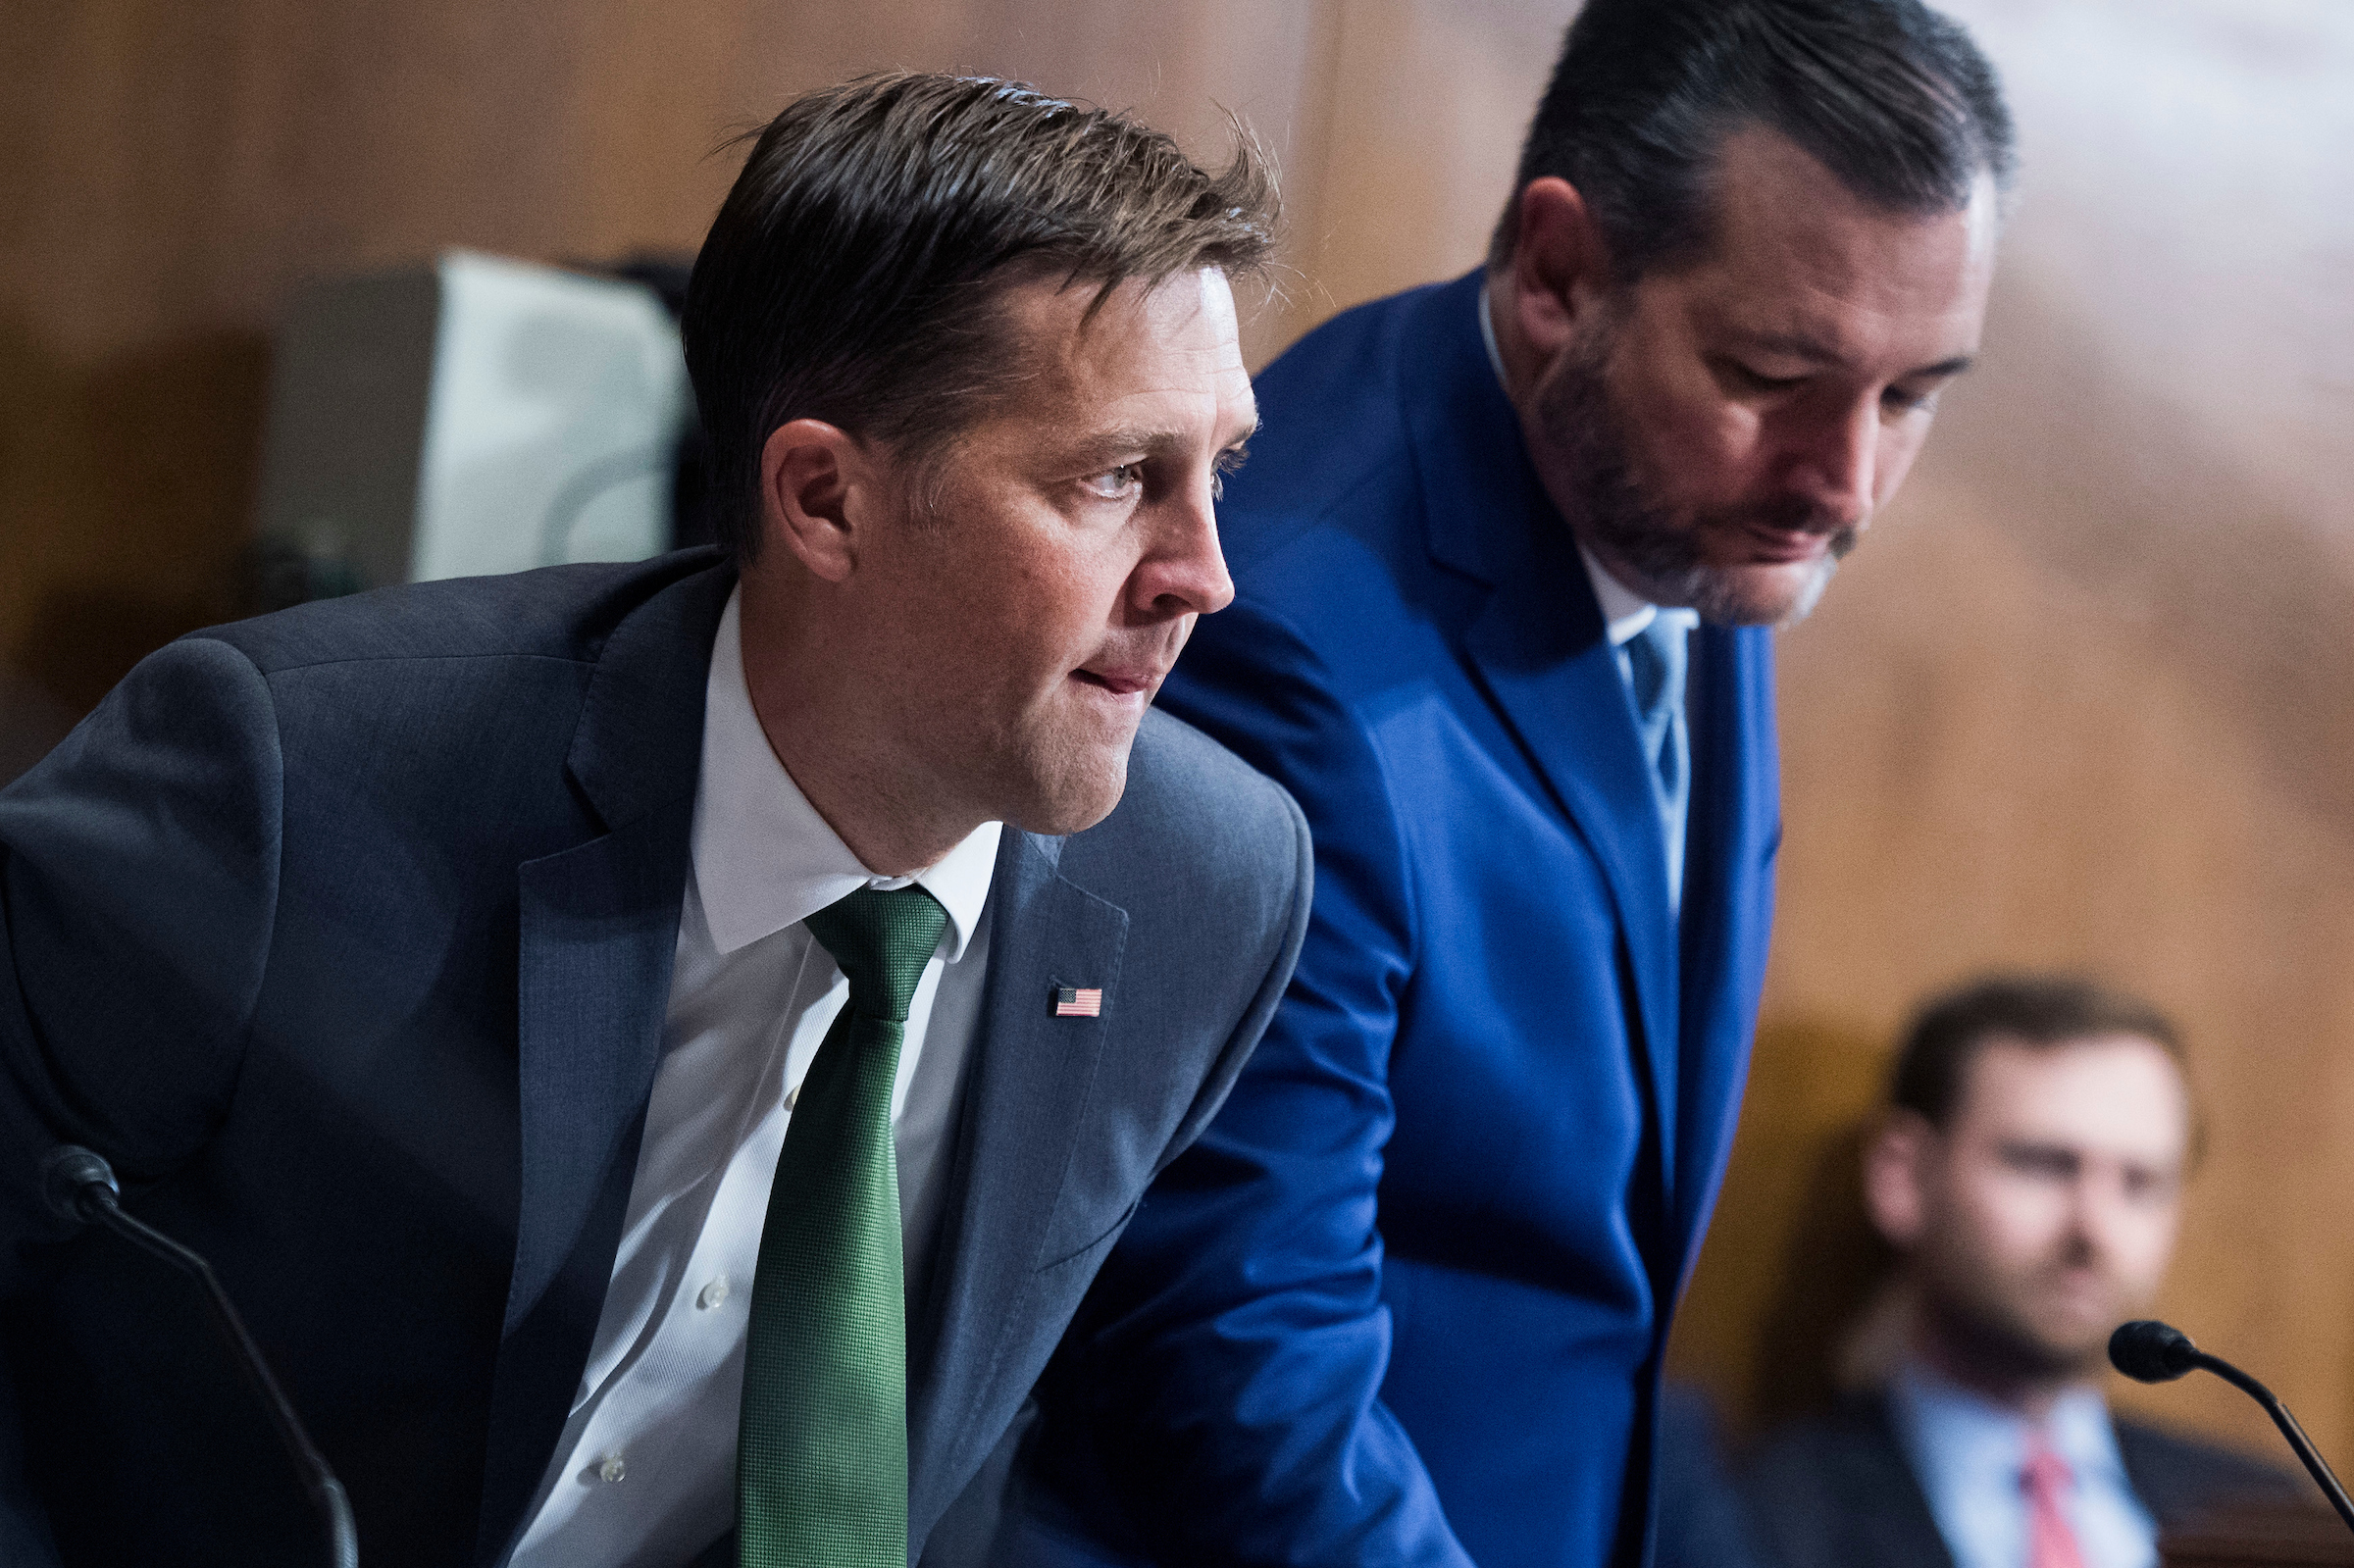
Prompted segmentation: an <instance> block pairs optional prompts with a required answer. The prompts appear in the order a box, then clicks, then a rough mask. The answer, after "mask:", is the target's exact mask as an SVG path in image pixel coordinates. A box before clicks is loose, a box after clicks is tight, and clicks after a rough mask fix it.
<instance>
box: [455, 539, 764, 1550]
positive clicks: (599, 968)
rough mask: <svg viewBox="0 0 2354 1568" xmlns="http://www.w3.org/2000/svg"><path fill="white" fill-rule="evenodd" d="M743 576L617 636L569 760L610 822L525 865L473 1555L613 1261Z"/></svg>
mask: <svg viewBox="0 0 2354 1568" xmlns="http://www.w3.org/2000/svg"><path fill="white" fill-rule="evenodd" d="M733 582H734V576H733V574H732V573H729V572H726V571H723V570H709V571H704V572H700V573H697V574H696V575H694V576H692V577H689V578H686V579H684V580H683V581H681V582H675V583H673V584H672V585H671V586H669V587H667V588H665V589H663V590H662V591H661V592H659V593H657V594H656V595H654V596H653V597H652V598H651V599H648V600H647V601H645V603H643V604H642V605H640V607H639V608H638V609H637V610H635V611H633V612H632V613H631V614H630V615H629V616H628V617H627V618H626V619H625V620H623V621H622V622H621V624H620V625H619V626H617V627H616V628H615V629H614V631H613V632H612V634H611V635H610V636H609V637H608V638H607V640H606V643H605V646H604V649H603V652H602V655H601V657H600V658H599V660H598V662H597V667H596V672H595V674H594V676H592V677H591V679H590V682H589V686H588V696H587V698H586V700H585V702H584V705H583V710H582V715H581V722H580V726H579V728H578V729H577V730H576V731H575V733H574V736H573V745H572V750H571V754H570V756H569V757H568V758H567V762H566V767H567V771H568V773H569V774H570V776H571V779H572V781H573V783H574V784H577V785H578V786H579V788H580V790H581V791H582V793H583V794H584V795H585V796H586V797H587V799H588V802H589V803H590V805H591V806H592V807H593V808H594V810H595V812H596V814H597V816H598V818H599V819H600V821H601V823H602V825H603V826H604V828H605V829H606V832H605V833H604V835H602V836H600V837H596V838H592V839H589V840H588V842H586V843H583V844H580V845H577V846H575V847H574V848H571V849H568V850H564V851H561V852H559V853H557V854H553V855H548V856H546V857H544V858H542V859H538V860H534V861H528V862H526V863H525V864H524V865H523V866H522V867H521V868H520V870H519V874H518V875H519V883H520V887H519V897H520V911H521V952H520V955H519V983H520V984H519V988H518V997H517V1001H518V1009H519V1018H518V1071H519V1073H520V1076H521V1086H522V1095H521V1099H522V1122H523V1125H522V1151H523V1163H522V1185H521V1189H520V1201H519V1204H518V1213H517V1219H516V1239H515V1270H514V1274H513V1277H512V1279H511V1281H510V1284H509V1288H508V1297H507V1312H506V1323H505V1328H504V1332H503V1336H502V1339H501V1341H500V1345H499V1353H498V1366H497V1371H496V1373H495V1375H494V1377H493V1380H492V1386H491V1411H490V1430H489V1435H488V1451H487V1457H486V1466H485V1474H484V1491H483V1511H482V1522H481V1526H480V1530H479V1535H478V1543H477V1556H478V1559H479V1560H480V1561H482V1562H485V1563H494V1562H497V1561H500V1560H502V1559H503V1557H504V1556H505V1554H506V1552H507V1550H508V1549H509V1548H510V1547H511V1545H512V1544H513V1541H514V1537H515V1534H516V1532H517V1530H518V1529H519V1528H520V1526H521V1525H522V1523H523V1510H524V1509H525V1508H526V1507H528V1506H529V1504H530V1502H531V1499H532V1496H533V1494H534V1492H536V1491H537V1487H538V1484H539V1479H540V1477H541V1475H542V1474H543V1473H544V1472H545V1469H546V1466H547V1462H548V1457H549V1455H550V1453H551V1452H552V1450H553V1446H554V1443H555V1442H556V1440H557V1438H558V1437H559V1436H560V1435H561V1433H562V1430H563V1425H564V1420H565V1412H566V1411H567V1410H568V1409H570V1407H571V1404H572V1395H573V1391H574V1389H575V1387H576V1385H577V1384H578V1383H579V1380H580V1374H581V1368H582V1366H583V1365H584V1364H585V1363H586V1361H587V1359H588V1348H589V1341H590V1340H591V1339H592V1338H593V1336H594V1334H595V1332H596V1321H597V1316H598V1313H599V1312H600V1311H601V1310H602V1308H603V1304H604V1296H605V1288H606V1285H607V1284H608V1283H609V1281H610V1278H611V1275H612V1269H613V1255H614V1249H615V1247H616V1246H617V1245H618V1243H619V1240H620V1234H621V1224H622V1219H623V1216H624V1214H625V1212H626V1211H627V1208H628V1205H629V1194H630V1185H631V1182H632V1180H633V1179H634V1178H635V1176H636V1174H637V1166H638V1141H639V1136H640V1132H641V1131H642V1128H643V1125H644V1115H645V1102H646V1096H647V1094H648V1092H649V1091H650V1090H651V1088H652V1085H653V1078H654V1069H655V1067H656V1065H657V1064H658V1062H659V1060H660V1057H661V1051H662V1022H663V1017H664V1012H665V1007H666V1004H667V1002H668V1000H669V995H670V968H671V959H672V955H673V952H674V950H675V948H676V945H677V941H678V924H679V906H680V900H681V899H682V898H683V897H684V895H685V891H686V880H687V860H688V840H689V830H690V828H691V825H692V820H693V811H694V787H695V779H696V775H697V773H698V771H699V767H700V763H701V756H702V719H703V684H704V682H705V681H706V679H707V678H708V673H709V667H710V657H711V640H712V636H713V634H714V632H716V629H717V626H718V621H719V615H720V611H721V610H722V609H723V608H724V607H725V605H726V602H727V594H728V590H729V588H730V587H731V586H732V584H733Z"/></svg>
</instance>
